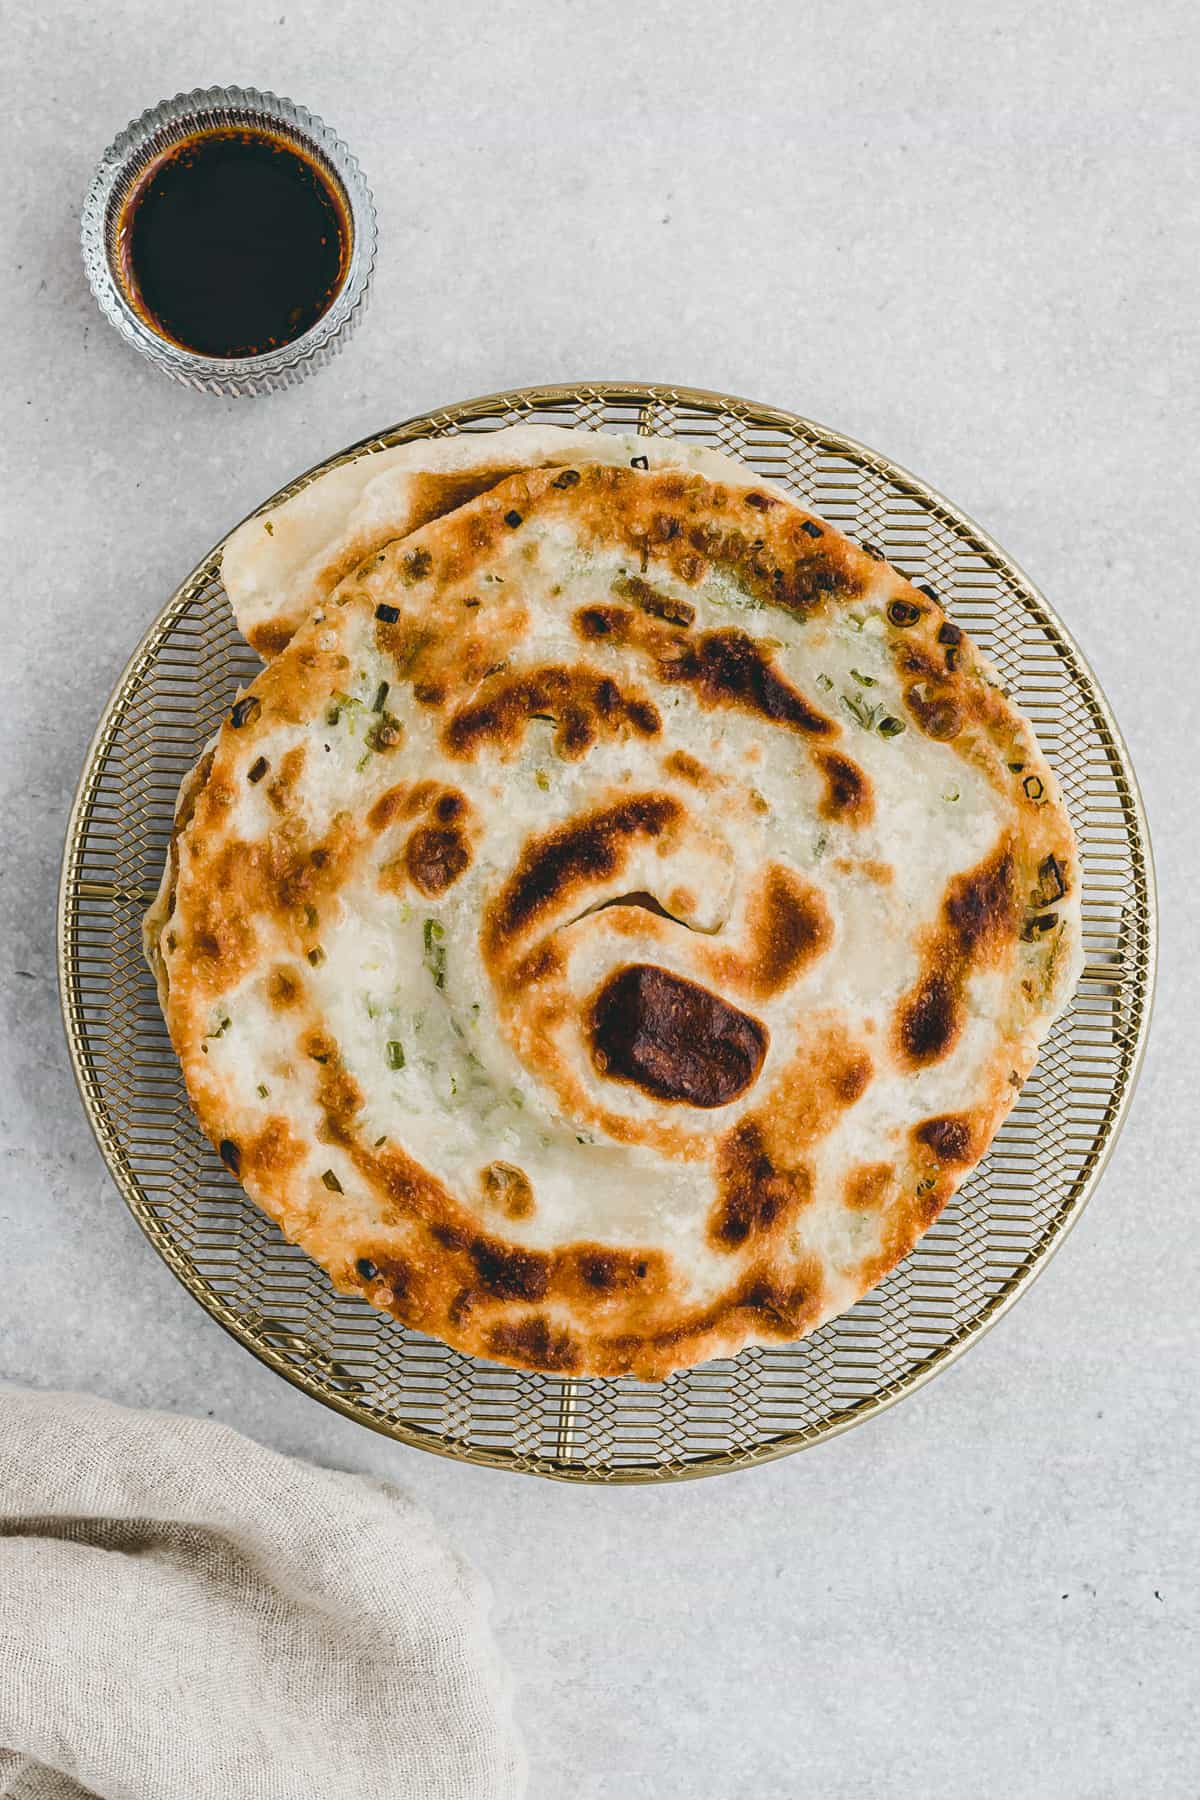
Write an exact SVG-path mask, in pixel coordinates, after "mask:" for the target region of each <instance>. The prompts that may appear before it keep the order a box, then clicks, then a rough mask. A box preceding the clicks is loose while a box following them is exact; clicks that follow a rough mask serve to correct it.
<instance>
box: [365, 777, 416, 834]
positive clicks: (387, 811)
mask: <svg viewBox="0 0 1200 1800" xmlns="http://www.w3.org/2000/svg"><path fill="white" fill-rule="evenodd" d="M407 797H408V788H407V786H406V785H405V784H404V783H403V782H402V783H400V784H399V785H398V786H396V787H390V788H388V790H387V792H386V793H384V794H380V796H379V798H378V800H376V802H375V804H374V805H373V806H372V807H371V809H370V811H369V812H368V814H367V824H368V825H369V826H370V827H371V830H372V831H386V830H387V828H388V826H389V825H392V824H394V823H395V821H396V820H397V819H399V818H402V817H403V816H404V814H405V803H406V800H407Z"/></svg>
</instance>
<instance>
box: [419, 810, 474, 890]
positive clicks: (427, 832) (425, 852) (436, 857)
mask: <svg viewBox="0 0 1200 1800" xmlns="http://www.w3.org/2000/svg"><path fill="white" fill-rule="evenodd" d="M470 861H471V846H470V844H469V843H468V841H467V839H466V836H465V834H464V833H463V832H461V831H459V830H458V829H457V828H456V827H454V826H443V825H424V826H422V827H421V828H420V829H419V830H417V831H414V832H413V834H412V836H411V837H410V838H409V840H408V842H407V844H406V845H405V846H404V866H405V868H406V870H407V871H408V876H409V879H410V881H411V882H412V884H413V886H414V887H415V888H417V889H419V891H420V892H421V893H422V894H425V895H427V896H428V897H429V898H430V899H433V898H435V897H436V896H437V895H438V894H444V893H445V891H446V889H447V888H448V887H451V886H452V885H453V884H454V882H456V881H457V880H458V878H459V876H460V875H461V874H462V872H463V870H464V869H466V868H467V867H468V866H469V864H470Z"/></svg>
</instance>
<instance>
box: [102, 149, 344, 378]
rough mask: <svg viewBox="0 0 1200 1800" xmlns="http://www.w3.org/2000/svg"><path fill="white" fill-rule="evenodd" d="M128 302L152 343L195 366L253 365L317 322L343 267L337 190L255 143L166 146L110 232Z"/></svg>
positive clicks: (309, 167) (307, 167)
mask: <svg viewBox="0 0 1200 1800" xmlns="http://www.w3.org/2000/svg"><path fill="white" fill-rule="evenodd" d="M119 232H120V242H121V244H122V274H123V276H124V281H125V287H126V290H127V293H128V297H129V300H130V302H131V304H132V305H133V307H134V309H135V310H136V311H137V312H138V313H140V315H141V316H142V318H143V319H144V320H145V321H146V323H147V324H148V325H149V326H151V328H152V329H153V330H154V331H156V332H158V334H159V336H160V337H164V338H169V339H170V340H171V341H172V342H173V343H175V344H178V345H180V346H181V347H182V348H183V349H184V350H192V351H195V352H197V353H198V354H199V355H201V356H224V357H239V356H262V355H263V354H265V353H266V352H267V351H270V350H278V349H279V348H280V347H281V346H282V345H284V344H290V343H293V342H294V341H295V339H296V338H298V337H302V336H303V335H304V333H305V332H306V331H308V330H309V328H310V327H311V326H313V325H315V324H316V322H317V320H318V319H319V318H320V317H321V315H322V314H323V313H325V312H327V311H328V310H329V307H330V306H331V304H332V303H333V300H334V298H335V297H336V295H337V292H338V289H339V288H340V287H341V285H342V282H343V281H344V279H345V275H346V269H347V266H348V264H349V260H350V235H351V234H350V221H349V218H348V216H347V211H346V201H345V198H344V196H343V195H342V193H341V191H340V189H339V188H338V187H337V185H336V184H335V182H334V181H333V180H332V178H331V177H330V176H329V175H327V174H326V173H325V171H324V170H323V169H321V168H320V167H318V165H317V164H316V163H315V162H313V161H312V160H311V159H310V158H309V157H308V156H306V155H305V154H304V152H303V151H302V150H301V149H300V148H299V147H298V146H297V145H295V144H291V143H289V142H287V140H286V139H284V138H279V137H275V136H273V135H272V134H271V133H269V132H266V131H258V130H248V129H242V128H227V129H221V130H216V131H205V132H197V133H196V134H195V135H194V136H192V137H188V138H184V139H183V140H182V142H180V143H178V144H174V145H172V147H171V148H170V150H168V151H167V152H166V154H165V155H164V156H162V157H161V158H160V159H159V161H158V162H156V163H154V164H153V165H152V167H151V168H150V169H149V170H148V172H147V173H146V175H145V176H144V177H143V178H142V180H141V181H140V182H139V183H138V185H137V186H136V187H135V188H134V190H133V192H132V193H131V195H130V197H129V199H128V200H127V201H126V203H125V208H124V217H123V218H122V219H121V221H120V224H119Z"/></svg>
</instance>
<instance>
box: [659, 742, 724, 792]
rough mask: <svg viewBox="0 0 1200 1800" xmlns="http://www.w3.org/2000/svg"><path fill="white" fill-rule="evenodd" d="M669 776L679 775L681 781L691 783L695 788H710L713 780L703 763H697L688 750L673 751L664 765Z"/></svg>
mask: <svg viewBox="0 0 1200 1800" xmlns="http://www.w3.org/2000/svg"><path fill="white" fill-rule="evenodd" d="M663 768H664V769H665V770H666V771H667V774H668V775H678V777H679V779H680V780H681V781H690V782H691V784H692V786H693V787H698V788H708V787H711V786H712V783H713V778H712V776H711V775H710V773H709V771H708V770H707V769H706V768H705V767H704V764H703V763H702V762H697V760H696V758H695V757H694V756H692V755H691V754H690V753H689V752H688V751H687V750H672V752H671V754H670V755H669V756H668V757H667V758H666V760H665V762H664V763H663Z"/></svg>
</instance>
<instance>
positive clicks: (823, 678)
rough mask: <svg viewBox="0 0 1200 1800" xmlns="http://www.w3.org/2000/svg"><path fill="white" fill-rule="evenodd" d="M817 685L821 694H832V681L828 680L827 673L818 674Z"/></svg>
mask: <svg viewBox="0 0 1200 1800" xmlns="http://www.w3.org/2000/svg"><path fill="white" fill-rule="evenodd" d="M817 686H818V687H819V688H820V690H821V692H822V693H823V694H832V692H833V683H832V681H830V679H829V677H828V675H818V676H817Z"/></svg>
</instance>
